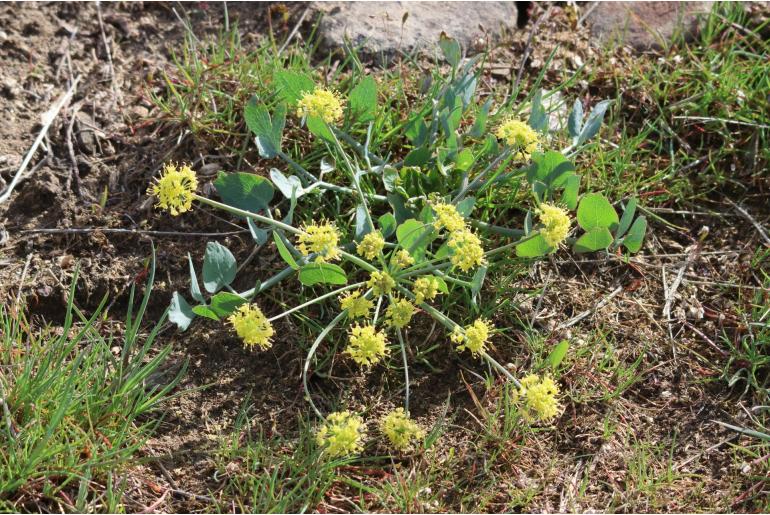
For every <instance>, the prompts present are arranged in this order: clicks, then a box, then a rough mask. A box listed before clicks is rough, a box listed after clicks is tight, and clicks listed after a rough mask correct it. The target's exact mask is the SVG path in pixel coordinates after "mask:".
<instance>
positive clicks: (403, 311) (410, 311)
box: [385, 299, 417, 329]
mask: <svg viewBox="0 0 770 515" xmlns="http://www.w3.org/2000/svg"><path fill="white" fill-rule="evenodd" d="M416 309H417V308H415V307H414V304H412V303H411V302H409V301H408V300H407V299H393V301H391V303H390V304H389V305H388V309H387V310H386V312H385V318H386V319H387V321H388V325H391V326H393V327H397V328H399V329H402V328H404V327H406V326H407V325H409V322H411V321H412V316H414V312H415V311H416Z"/></svg>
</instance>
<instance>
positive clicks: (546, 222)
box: [537, 204, 570, 248]
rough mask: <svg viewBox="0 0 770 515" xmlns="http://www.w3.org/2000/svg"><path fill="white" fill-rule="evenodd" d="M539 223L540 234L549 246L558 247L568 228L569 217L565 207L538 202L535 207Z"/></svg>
mask: <svg viewBox="0 0 770 515" xmlns="http://www.w3.org/2000/svg"><path fill="white" fill-rule="evenodd" d="M537 214H538V217H539V219H540V223H542V224H543V227H542V228H541V229H540V234H541V235H542V236H543V239H544V240H545V242H546V243H547V244H548V246H549V247H554V248H555V247H558V246H559V244H560V243H561V242H563V241H564V240H565V239H567V234H568V233H569V229H570V219H569V215H568V214H567V210H566V209H562V208H560V207H558V206H554V205H552V204H540V207H538V209H537Z"/></svg>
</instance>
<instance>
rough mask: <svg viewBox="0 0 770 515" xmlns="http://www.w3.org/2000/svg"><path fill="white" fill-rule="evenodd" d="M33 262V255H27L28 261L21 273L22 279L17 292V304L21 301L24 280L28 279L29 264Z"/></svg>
mask: <svg viewBox="0 0 770 515" xmlns="http://www.w3.org/2000/svg"><path fill="white" fill-rule="evenodd" d="M30 261H32V254H28V255H27V260H26V261H25V262H24V269H23V270H22V271H21V278H20V279H19V291H17V292H16V303H17V304H18V303H19V301H20V300H21V290H22V288H24V280H25V279H26V278H27V270H29V262H30Z"/></svg>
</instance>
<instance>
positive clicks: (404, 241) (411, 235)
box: [396, 218, 433, 261]
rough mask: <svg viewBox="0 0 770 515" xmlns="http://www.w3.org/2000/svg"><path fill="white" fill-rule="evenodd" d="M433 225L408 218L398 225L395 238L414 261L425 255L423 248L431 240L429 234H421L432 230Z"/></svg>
mask: <svg viewBox="0 0 770 515" xmlns="http://www.w3.org/2000/svg"><path fill="white" fill-rule="evenodd" d="M432 231H433V227H432V226H430V225H427V226H426V224H424V223H422V222H420V221H418V220H415V219H414V218H410V219H409V220H406V221H405V222H404V223H402V224H401V225H399V226H398V228H397V229H396V238H397V239H398V243H399V244H401V247H403V248H405V249H406V250H408V251H409V253H410V254H411V255H412V257H413V258H414V259H415V261H420V260H422V258H423V257H424V256H425V249H426V248H427V247H428V244H429V243H430V242H431V240H432V238H431V237H430V236H429V235H425V236H423V235H424V234H425V233H426V232H432Z"/></svg>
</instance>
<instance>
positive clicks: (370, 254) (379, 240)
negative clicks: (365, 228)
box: [356, 232, 385, 260]
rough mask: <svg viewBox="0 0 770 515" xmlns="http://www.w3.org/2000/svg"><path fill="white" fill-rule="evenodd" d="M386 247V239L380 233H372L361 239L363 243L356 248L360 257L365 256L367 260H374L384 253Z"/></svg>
mask: <svg viewBox="0 0 770 515" xmlns="http://www.w3.org/2000/svg"><path fill="white" fill-rule="evenodd" d="M384 246H385V238H383V237H382V234H380V233H379V232H370V233H369V234H367V235H366V236H364V237H363V238H362V239H361V243H359V244H358V246H357V247H356V252H358V255H359V256H363V257H365V258H366V259H370V260H371V259H374V258H376V257H377V256H378V255H379V253H380V252H381V251H382V248H383V247H384Z"/></svg>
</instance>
